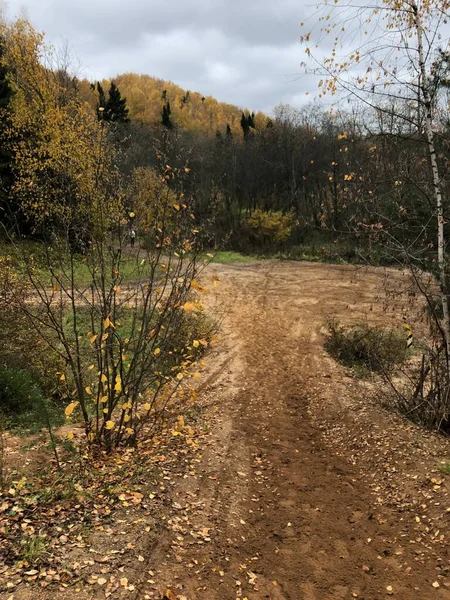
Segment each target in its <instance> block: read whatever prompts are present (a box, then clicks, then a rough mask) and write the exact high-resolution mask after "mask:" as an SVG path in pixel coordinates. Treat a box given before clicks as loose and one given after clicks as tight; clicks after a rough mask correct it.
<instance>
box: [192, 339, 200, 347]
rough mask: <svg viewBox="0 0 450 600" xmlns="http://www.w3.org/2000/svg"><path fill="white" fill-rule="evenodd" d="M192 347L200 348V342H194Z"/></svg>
mask: <svg viewBox="0 0 450 600" xmlns="http://www.w3.org/2000/svg"><path fill="white" fill-rule="evenodd" d="M192 345H193V346H194V348H198V347H199V346H200V342H199V341H198V340H194V341H193V342H192Z"/></svg>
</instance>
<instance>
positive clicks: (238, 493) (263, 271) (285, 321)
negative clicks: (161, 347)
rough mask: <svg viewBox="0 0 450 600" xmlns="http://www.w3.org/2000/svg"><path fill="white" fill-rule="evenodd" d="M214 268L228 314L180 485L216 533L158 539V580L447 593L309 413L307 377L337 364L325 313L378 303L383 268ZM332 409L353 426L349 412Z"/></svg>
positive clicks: (202, 593)
mask: <svg viewBox="0 0 450 600" xmlns="http://www.w3.org/2000/svg"><path fill="white" fill-rule="evenodd" d="M218 271H219V274H220V276H221V279H222V283H221V286H220V288H219V290H218V292H217V297H218V298H219V300H220V301H221V302H222V303H223V305H224V306H225V307H227V310H226V314H225V318H224V322H223V338H224V339H223V344H222V347H221V349H220V350H219V356H218V357H217V358H216V359H214V358H212V362H213V363H214V361H216V362H218V363H219V364H218V367H217V368H214V367H213V370H212V372H211V373H210V374H209V376H208V378H207V380H206V382H205V383H204V385H203V388H204V391H205V394H206V395H207V396H208V397H209V401H210V406H211V410H210V417H209V420H210V423H211V443H210V445H209V447H208V448H207V449H206V451H205V453H204V456H203V459H202V463H201V464H200V465H199V468H198V469H197V476H196V478H191V479H186V480H185V482H184V483H183V485H181V486H180V489H179V490H178V492H177V496H178V499H179V501H180V502H181V501H182V500H186V499H187V498H192V497H195V499H196V501H197V502H198V504H199V507H200V510H199V511H198V512H197V513H196V514H195V515H193V517H192V523H191V526H192V527H193V528H194V529H195V528H201V527H206V528H207V529H208V531H210V541H209V542H208V543H207V544H201V545H199V546H196V547H190V548H184V549H180V548H178V549H177V550H174V549H173V548H170V547H169V546H166V547H164V548H162V553H161V556H163V555H164V557H165V562H166V564H165V566H163V568H162V571H161V577H162V579H165V581H166V582H169V581H170V582H171V583H172V587H173V588H174V589H176V590H177V593H178V594H180V595H182V596H184V597H186V598H187V599H188V600H195V599H197V598H198V599H199V600H201V599H205V600H206V599H208V600H228V599H230V600H234V599H235V598H244V597H247V598H248V599H249V600H259V599H263V598H268V599H273V600H350V599H351V598H359V599H360V600H364V599H365V600H385V599H386V598H390V597H392V592H393V594H394V597H395V598H397V599H400V600H411V599H412V598H417V599H418V600H421V599H424V600H427V599H428V598H439V599H448V598H450V594H449V592H448V591H447V590H444V589H442V588H441V589H440V590H434V589H433V588H432V586H431V584H432V582H433V581H434V578H435V574H434V572H433V569H432V568H431V567H427V565H425V564H422V563H417V562H416V560H415V556H414V553H412V552H411V551H410V550H409V549H408V548H407V547H406V546H405V544H404V540H403V538H404V535H405V534H404V528H403V529H400V526H399V524H398V523H397V515H396V514H395V513H393V512H392V511H391V512H390V511H389V510H387V509H385V510H384V512H383V515H381V514H380V513H379V511H378V509H377V508H376V507H374V503H373V497H372V496H371V495H370V493H369V492H368V490H367V487H366V485H365V484H364V482H363V480H362V478H361V474H360V473H359V472H358V471H357V468H356V467H355V466H353V465H351V464H350V462H349V461H347V460H346V459H345V457H344V458H342V457H338V456H336V455H335V454H334V453H333V452H332V450H330V448H329V446H328V445H327V444H326V443H325V441H324V439H323V437H322V433H321V430H320V429H319V428H318V426H317V424H316V422H315V420H314V419H312V417H311V410H310V398H311V393H312V387H313V385H312V384H313V383H314V381H315V379H316V378H317V376H318V375H320V376H326V375H327V373H326V371H327V361H329V359H328V358H326V357H325V356H324V353H323V349H322V347H321V344H320V329H321V327H322V324H323V320H324V318H325V317H326V316H327V315H329V314H330V313H332V312H334V313H338V314H340V315H341V316H343V317H344V318H345V317H348V316H349V313H351V315H352V316H354V314H357V313H358V314H363V313H364V311H369V310H371V307H372V306H373V304H374V303H376V302H377V294H378V292H379V286H380V277H379V276H378V275H374V274H371V273H368V274H367V273H365V274H364V287H363V288H361V287H360V285H359V277H358V273H357V272H355V271H354V270H352V269H347V268H341V267H330V266H328V265H327V266H323V265H319V266H316V265H313V266H311V265H303V264H299V263H296V264H290V263H282V264H279V263H275V262H272V263H264V264H260V265H256V266H245V267H220V268H219V269H218ZM338 401H339V399H337V403H338ZM335 418H340V419H342V422H345V414H344V412H342V414H339V409H338V410H337V411H336V415H335ZM349 435H351V430H349Z"/></svg>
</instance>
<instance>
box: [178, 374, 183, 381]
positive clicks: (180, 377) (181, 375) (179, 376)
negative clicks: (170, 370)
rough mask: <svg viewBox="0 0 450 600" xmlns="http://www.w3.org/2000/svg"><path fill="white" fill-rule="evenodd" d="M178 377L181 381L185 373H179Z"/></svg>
mask: <svg viewBox="0 0 450 600" xmlns="http://www.w3.org/2000/svg"><path fill="white" fill-rule="evenodd" d="M177 379H179V380H180V381H181V380H182V379H183V373H178V375H177Z"/></svg>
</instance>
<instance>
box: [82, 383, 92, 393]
mask: <svg viewBox="0 0 450 600" xmlns="http://www.w3.org/2000/svg"><path fill="white" fill-rule="evenodd" d="M84 389H85V390H86V394H89V396H92V390H91V388H90V386H88V385H87V386H86V387H85V388H84Z"/></svg>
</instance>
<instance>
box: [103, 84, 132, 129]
mask: <svg viewBox="0 0 450 600" xmlns="http://www.w3.org/2000/svg"><path fill="white" fill-rule="evenodd" d="M104 108H105V110H104V117H103V118H104V119H105V120H106V121H110V122H114V123H128V122H129V121H130V119H129V117H128V108H127V99H126V98H122V96H121V95H120V91H119V88H118V87H117V86H116V84H115V83H114V81H112V82H111V85H110V88H109V92H108V100H107V101H106V103H105V106H104Z"/></svg>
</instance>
